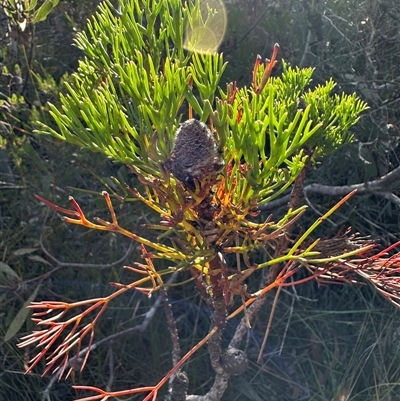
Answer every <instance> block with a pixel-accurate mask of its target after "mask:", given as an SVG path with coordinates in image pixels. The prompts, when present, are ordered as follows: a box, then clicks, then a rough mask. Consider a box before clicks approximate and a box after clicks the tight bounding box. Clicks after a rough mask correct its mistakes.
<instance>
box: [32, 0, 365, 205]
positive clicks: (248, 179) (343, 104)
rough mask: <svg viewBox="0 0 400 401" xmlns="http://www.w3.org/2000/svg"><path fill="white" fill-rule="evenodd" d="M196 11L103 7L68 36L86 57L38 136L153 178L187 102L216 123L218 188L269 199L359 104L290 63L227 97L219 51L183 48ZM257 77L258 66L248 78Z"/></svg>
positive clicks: (168, 6) (345, 125)
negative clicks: (221, 171) (227, 172)
mask: <svg viewBox="0 0 400 401" xmlns="http://www.w3.org/2000/svg"><path fill="white" fill-rule="evenodd" d="M196 7H199V5H198V3H196V2H194V3H193V4H191V3H189V5H184V6H182V3H181V2H180V1H177V0H175V1H170V2H168V3H165V2H153V3H151V2H143V4H142V3H141V2H138V1H129V2H121V3H120V5H119V8H118V7H117V8H114V6H113V5H112V4H111V3H109V2H105V3H103V4H102V5H101V7H100V8H99V11H98V13H97V14H96V15H95V16H94V17H93V19H92V20H91V21H90V22H89V25H88V27H89V29H88V31H89V34H86V33H80V34H78V36H77V39H76V44H77V46H78V47H79V48H80V49H81V50H82V51H83V52H84V54H85V58H84V59H83V60H82V61H81V62H80V65H79V68H78V71H77V72H76V73H75V74H74V76H73V77H74V80H73V82H71V85H68V94H67V95H65V96H64V95H62V96H61V104H62V108H61V109H60V108H57V107H56V106H50V107H51V115H52V116H53V118H54V120H55V121H56V123H57V126H58V129H57V130H56V129H52V128H51V127H48V126H45V125H43V127H42V129H41V130H39V131H38V132H40V133H46V134H51V135H53V136H54V137H56V138H58V139H61V140H65V141H68V142H70V143H73V144H76V145H79V146H81V147H84V148H88V149H90V150H93V151H97V152H102V153H104V154H105V155H107V156H108V157H109V158H111V159H113V160H115V161H119V162H123V163H128V164H130V165H131V166H132V168H133V169H134V170H135V171H137V172H138V173H140V174H142V175H144V176H152V177H153V178H154V177H158V178H162V172H161V169H160V163H162V162H164V161H165V160H166V159H167V158H168V156H169V155H170V153H171V151H172V144H173V140H174V135H175V131H176V129H177V127H178V125H179V122H180V121H182V119H184V118H185V115H184V114H185V111H184V110H185V107H184V105H186V104H187V105H189V106H190V107H192V108H193V110H194V112H195V113H196V115H197V116H198V118H199V119H200V120H201V121H203V122H206V121H207V120H208V119H210V120H211V121H212V123H213V125H214V126H215V127H216V130H217V132H218V136H219V143H220V148H221V149H222V151H223V157H224V158H225V163H226V165H228V164H229V163H230V162H231V161H232V160H233V161H234V164H233V171H232V174H231V177H232V178H231V180H229V179H228V178H226V184H225V185H226V188H227V190H228V191H236V195H235V197H234V198H239V197H240V198H242V199H243V195H244V194H245V193H246V195H244V196H245V198H244V202H245V203H247V204H249V203H250V202H251V201H252V202H254V201H256V202H258V203H260V204H263V203H266V202H269V201H270V200H272V199H273V198H275V197H277V196H279V195H280V194H281V193H282V192H283V191H285V190H286V189H287V188H289V187H290V185H291V184H292V183H293V181H294V180H295V178H296V177H297V176H298V174H299V172H300V171H301V170H302V168H304V166H305V163H306V161H307V160H308V158H309V157H319V156H322V154H326V153H330V152H332V151H333V150H335V149H337V148H338V146H340V145H341V144H343V143H345V142H346V141H348V140H350V139H351V136H349V135H348V134H347V132H348V129H349V128H350V127H351V126H352V125H353V124H355V123H356V122H357V121H358V118H359V115H360V113H361V112H362V111H363V110H365V107H366V105H365V104H364V103H363V102H361V101H360V100H358V99H357V97H356V96H355V95H345V94H343V95H341V96H338V95H333V96H332V94H331V92H332V90H333V87H334V83H333V82H332V81H328V82H327V83H326V84H325V85H320V86H318V87H317V88H315V89H307V88H308V85H309V83H310V79H311V75H312V70H311V69H304V70H300V69H293V68H290V67H287V68H286V67H285V69H284V72H283V74H282V76H281V77H279V78H273V79H270V81H269V82H268V84H267V85H266V86H265V87H264V88H263V90H262V91H261V92H260V93H256V92H255V91H254V88H252V87H246V86H245V87H243V88H240V89H239V90H238V91H236V92H235V93H234V94H233V97H232V98H231V99H230V98H229V95H228V93H229V88H228V90H227V91H226V92H224V91H223V90H222V89H220V88H219V86H218V85H219V84H220V80H221V77H222V74H223V72H224V70H225V68H226V64H225V63H224V62H223V58H222V55H220V54H217V53H215V54H207V53H206V54H199V53H191V52H186V51H184V49H183V27H184V24H185V23H190V18H188V16H189V15H191V14H192V13H194V12H195V11H194V10H196ZM144 21H146V24H144ZM177 21H179V22H177ZM181 21H183V24H182V22H181ZM263 73H264V67H263V66H260V68H258V70H257V73H256V82H255V83H258V82H260V77H262V75H263ZM195 91H196V93H197V94H198V96H195V94H194V92H195ZM307 147H308V148H309V149H310V151H309V154H305V153H304V151H303V150H304V148H307ZM242 163H246V166H247V171H246V173H245V179H243V177H242V175H243V174H242V172H241V165H242ZM237 182H239V184H238V185H237V184H236V183H237ZM248 185H250V189H249V188H247V186H248Z"/></svg>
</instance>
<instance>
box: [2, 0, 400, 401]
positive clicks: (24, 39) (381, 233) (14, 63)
mask: <svg viewBox="0 0 400 401" xmlns="http://www.w3.org/2000/svg"><path fill="white" fill-rule="evenodd" d="M11 3H12V2H7V1H3V2H2V6H3V7H10V4H11ZM98 3H99V2H98V1H85V2H82V1H78V0H76V1H72V0H71V1H60V2H59V4H58V5H57V6H56V7H55V8H54V9H53V10H52V11H51V13H50V14H49V16H48V17H47V19H46V20H45V21H42V22H37V23H33V22H29V21H28V24H27V27H26V29H25V30H24V31H23V32H22V31H21V28H20V27H19V28H18V29H11V28H10V25H11V26H13V23H12V21H11V22H10V17H9V16H8V15H6V14H3V15H2V20H1V21H2V39H1V44H2V46H1V49H2V51H1V57H2V59H1V63H2V68H3V69H2V72H3V73H2V76H1V81H0V85H1V86H0V92H1V95H2V96H1V99H2V100H1V110H0V113H1V119H2V121H1V125H0V130H1V136H0V141H1V143H0V174H1V175H0V181H1V182H0V235H1V236H0V252H1V254H0V255H1V259H0V262H1V264H0V305H1V309H0V338H1V342H0V355H1V361H2V362H1V363H0V399H4V400H7V401H8V400H10V401H11V400H15V399H17V397H19V398H21V399H24V400H25V399H26V400H40V399H42V397H43V398H44V399H46V397H48V399H52V400H71V399H72V398H73V397H74V395H75V394H73V392H72V390H71V388H70V385H71V382H73V383H78V382H79V383H80V384H83V383H85V384H88V385H89V384H90V385H97V386H101V387H106V386H107V385H108V386H111V387H113V388H125V387H131V386H132V382H134V384H135V385H141V384H148V383H153V382H155V381H156V380H157V379H158V378H159V377H160V375H161V374H162V373H163V372H165V370H166V366H167V365H168V358H169V356H168V350H169V344H168V341H169V339H167V338H166V339H165V344H163V343H160V342H155V341H151V340H152V336H153V335H154V336H155V335H156V333H158V332H165V327H163V326H162V321H161V319H153V321H152V322H151V324H150V327H149V328H148V329H147V330H146V332H145V333H143V334H139V335H136V336H135V337H134V338H131V339H127V340H126V341H124V342H122V343H118V344H114V345H110V346H109V347H105V348H104V349H100V348H99V349H98V350H96V352H94V353H92V355H91V357H90V360H89V365H88V368H87V369H86V371H85V372H84V373H83V376H81V374H80V373H79V372H76V373H75V375H72V377H71V378H70V379H69V381H68V382H65V383H64V382H60V383H56V384H55V383H51V381H50V380H51V378H50V377H45V378H40V377H39V376H38V375H36V374H31V375H29V376H23V372H24V365H25V363H26V361H27V358H28V355H25V354H24V353H23V351H19V350H17V349H16V347H15V343H16V340H17V339H16V337H15V336H11V335H10V333H11V334H13V333H12V331H13V328H16V329H17V328H18V329H21V331H22V332H29V331H30V330H31V328H32V327H31V323H30V320H29V319H27V317H28V316H27V315H21V314H19V315H18V313H19V311H21V310H23V305H24V303H25V302H26V301H27V300H28V299H29V298H30V297H31V296H32V295H36V299H37V300H40V299H57V300H63V299H65V300H72V299H74V300H76V299H83V298H86V297H92V296H96V295H97V294H98V295H99V296H100V295H102V294H105V293H107V292H108V291H110V288H109V287H108V285H107V283H108V282H109V281H120V282H121V281H123V280H124V277H122V276H123V274H124V273H123V272H122V269H121V266H122V265H123V264H125V263H127V262H126V261H129V260H134V259H135V258H136V255H137V254H138V249H137V248H135V245H134V246H131V245H130V244H129V242H128V241H126V240H124V239H123V238H120V237H115V236H114V235H112V234H104V233H103V234H99V233H96V232H91V231H89V232H88V231H86V230H85V229H83V228H80V227H71V226H67V225H65V224H63V223H62V222H61V221H60V219H59V218H58V217H57V216H56V215H55V214H53V213H49V212H48V210H47V209H46V208H43V207H42V206H41V205H40V204H38V203H37V202H36V201H35V200H34V199H33V194H34V193H40V194H42V195H44V196H46V195H48V194H50V192H51V193H52V194H53V196H54V194H57V196H58V200H59V204H66V200H67V198H68V196H69V195H71V194H73V196H74V197H75V198H76V199H77V200H78V201H79V203H80V204H81V205H82V206H84V207H85V209H86V210H90V213H91V215H93V216H94V215H97V216H98V215H100V216H101V215H102V214H104V213H105V210H104V203H103V200H102V198H101V197H100V195H99V193H100V192H101V191H102V190H104V189H107V186H113V185H114V184H113V182H112V181H111V180H110V178H109V177H110V176H111V175H114V176H117V177H120V178H121V181H127V182H129V181H131V183H132V186H133V185H134V182H133V180H134V177H132V176H130V175H129V172H128V171H127V169H126V168H125V166H123V165H116V164H111V163H110V162H108V161H107V160H105V159H104V157H102V156H101V155H96V154H92V153H90V154H88V153H86V152H85V151H82V150H80V149H77V148H76V147H72V146H69V145H66V144H64V143H63V144H60V143H58V142H57V141H55V140H53V139H49V138H46V137H38V136H36V135H34V134H32V131H33V129H35V128H36V121H38V120H40V121H43V122H46V123H47V124H51V119H50V118H49V116H48V114H47V106H46V102H47V101H48V100H50V101H51V102H53V103H57V99H58V97H59V94H60V93H62V92H63V90H64V87H65V86H64V85H65V83H66V82H68V79H69V78H68V74H69V73H71V72H73V71H74V70H75V68H76V66H77V62H78V58H79V52H78V50H77V49H76V48H75V47H73V46H72V39H73V37H74V33H75V32H76V31H78V30H82V29H85V24H86V18H87V17H89V16H90V15H91V14H92V13H93V12H94V11H95V9H96V6H97V4H98ZM397 3H398V2H397V1H396V0H388V1H375V0H370V1H356V0H349V1H346V2H336V1H334V0H327V1H318V0H313V1H300V0H287V1H283V0H282V1H271V2H268V3H267V4H265V2H264V1H261V0H253V1H250V0H248V1H244V0H240V1H235V2H231V3H229V4H228V11H229V14H228V15H229V28H228V33H227V35H226V39H225V41H224V43H223V45H222V50H223V51H224V53H225V54H226V56H227V59H228V61H229V63H230V64H229V67H228V69H227V72H226V78H225V80H226V82H229V81H231V80H234V79H235V80H238V81H239V82H241V83H249V82H250V80H251V70H252V65H253V63H254V60H255V57H256V55H257V54H261V55H262V56H263V57H265V56H267V55H269V54H271V49H272V45H273V44H274V43H275V42H278V43H279V44H280V45H281V49H282V52H281V56H282V57H283V58H284V59H285V60H286V61H287V62H289V63H290V64H292V65H300V66H315V67H316V73H315V74H314V82H315V83H318V82H322V81H325V80H326V79H328V78H329V77H333V78H334V79H335V80H336V81H337V82H339V85H338V90H339V91H343V90H344V91H348V92H353V91H356V92H357V93H358V94H359V96H361V97H362V98H363V99H364V100H366V101H367V102H368V104H369V106H370V109H369V110H368V111H367V112H366V113H365V114H364V116H363V118H362V121H361V123H359V124H358V126H357V127H356V128H355V129H354V130H353V131H354V134H355V135H356V137H357V139H358V140H359V142H358V143H355V144H351V145H348V146H347V147H346V148H344V149H342V150H341V151H339V152H338V153H337V154H334V155H332V156H331V157H330V158H329V159H328V160H326V161H325V162H324V163H323V164H322V165H320V166H319V167H318V169H316V170H315V171H314V172H313V174H312V177H311V178H309V180H310V182H309V184H311V183H319V184H324V185H329V186H339V187H340V186H343V185H352V184H356V183H363V182H367V181H371V180H376V179H377V178H378V177H382V176H384V175H385V174H387V173H389V172H390V171H394V172H396V171H397V170H396V169H397V168H398V167H399V165H400V163H399V147H398V137H399V133H400V131H399V127H400V108H399V105H400V103H399V99H400V97H399V84H400V81H399V77H400V71H399V69H400V67H399V66H400V63H399V61H400V60H399V58H400V5H399V4H397ZM3 11H4V10H3ZM17 25H18V24H17ZM15 32H16V33H15ZM7 33H8V36H7ZM276 73H277V74H279V70H278V71H276ZM397 182H398V180H393V181H390V182H389V183H388V186H387V187H386V188H384V189H380V191H375V192H374V193H369V192H368V191H366V192H365V193H363V194H360V195H358V196H356V197H354V198H353V199H352V200H351V201H350V202H348V203H347V204H346V205H345V206H344V207H343V208H342V209H341V210H340V212H339V213H338V214H335V217H334V220H332V221H331V222H330V223H329V224H330V226H331V228H332V231H331V233H336V232H337V230H338V228H339V227H340V226H342V225H349V224H350V225H352V226H353V227H354V228H355V230H356V231H359V232H360V233H362V234H363V235H372V236H373V237H378V238H380V239H381V241H382V243H383V244H389V243H391V242H394V241H395V240H396V239H398V234H399V212H398V210H399V207H400V202H399V198H398V196H399V193H398V184H397ZM337 200H338V198H337V197H335V196H332V194H329V191H327V192H326V193H325V194H321V193H316V192H313V191H312V190H310V191H309V192H307V199H306V202H308V203H309V205H310V207H311V209H312V210H313V211H314V213H315V215H314V216H313V215H312V214H311V213H310V214H309V217H310V221H311V219H315V217H316V216H318V215H319V214H321V213H324V212H325V211H326V210H328V209H329V207H330V206H331V205H332V204H333V203H335V202H336V201H337ZM284 205H285V203H281V204H280V203H274V204H272V205H267V206H268V208H266V210H265V212H264V213H266V214H267V213H270V212H271V211H273V212H274V213H279V207H281V206H284ZM119 216H120V220H121V224H123V225H124V226H126V227H132V230H133V231H135V232H140V229H141V228H140V224H141V223H142V222H144V221H145V220H146V218H147V217H148V216H146V215H145V214H144V211H143V210H140V209H139V208H138V207H137V204H121V205H120V210H119ZM326 227H328V226H325V229H326ZM326 230H327V232H326V233H323V234H325V235H323V236H328V234H330V233H329V232H328V229H326ZM7 266H8V267H9V268H11V269H12V272H11V271H10V270H9V268H8V267H7ZM173 296H174V298H175V299H176V302H175V303H174V308H176V311H177V313H178V314H179V315H180V316H181V317H180V319H179V324H180V327H181V330H182V333H186V338H187V347H188V348H189V347H190V345H191V344H194V343H195V340H196V338H198V336H201V335H202V334H204V331H206V330H207V328H208V315H207V312H206V311H205V310H203V309H202V308H201V307H199V306H198V305H197V303H198V302H197V297H196V295H195V294H193V293H192V292H185V289H181V290H179V291H177V292H176V293H175V294H173ZM146 302H147V301H146V299H144V298H140V297H139V296H138V295H137V294H131V296H130V297H128V296H127V298H126V299H123V300H120V301H119V303H116V304H115V305H113V308H112V309H110V311H109V312H108V315H107V316H106V318H105V319H103V323H102V326H101V332H100V333H99V337H100V336H106V335H109V334H111V333H113V332H117V331H119V330H121V329H122V328H124V327H125V325H128V324H130V323H131V322H132V321H134V320H135V319H139V318H140V316H141V315H142V314H143V313H144V311H145V310H146V306H147V303H146ZM271 302H272V301H271ZM160 313H161V312H160ZM267 313H268V311H266V315H267ZM259 319H260V322H259V325H257V324H255V325H254V326H255V327H254V329H255V335H257V332H258V333H261V334H258V335H262V333H263V330H264V328H265V321H263V320H262V316H260V318H259ZM399 327H400V326H399V314H398V313H397V312H396V311H395V309H394V307H393V308H392V307H391V306H390V305H389V304H388V303H387V302H386V301H385V300H381V299H380V298H379V297H377V296H375V295H374V292H373V291H371V290H370V289H369V288H368V287H365V288H354V287H352V288H349V287H329V288H316V287H315V286H313V285H311V284H310V285H307V286H304V287H303V288H302V289H301V292H294V291H292V290H290V291H288V292H287V293H285V294H284V296H283V297H282V298H281V299H280V302H279V305H278V311H277V312H276V317H275V323H274V325H273V332H272V333H271V337H270V356H269V360H268V363H266V364H265V365H263V366H261V367H260V366H259V365H256V364H252V365H251V367H250V369H249V370H248V371H247V372H246V373H245V375H243V376H241V377H239V378H238V380H237V381H233V382H232V386H231V387H230V389H229V392H227V393H226V394H225V397H226V398H225V399H227V400H228V399H229V400H234V399H246V397H247V399H249V400H263V399H265V394H268V397H269V398H268V399H274V397H275V399H277V400H290V399H301V397H304V399H312V400H321V401H322V400H347V399H349V400H350V399H352V400H369V399H370V400H376V399H382V400H391V399H396V394H398V391H399V388H398V382H399V378H400V374H399V368H398V366H400V365H399V360H398V359H399V358H398V357H397V356H396V355H398V352H397V351H398V338H399ZM6 333H8V336H7V337H6ZM14 334H16V333H14ZM9 337H10V338H9ZM280 351H281V352H280ZM204 352H205V351H204ZM149 353H150V354H151V355H150V356H154V355H158V356H159V358H158V361H159V363H158V364H157V366H151V365H149V363H150V361H152V360H154V358H153V357H150V356H149ZM205 360H206V358H200V355H198V356H196V357H195V358H194V359H193V361H192V363H191V364H190V366H189V374H190V373H191V372H190V369H193V372H197V373H196V375H197V379H198V380H197V382H191V385H192V386H193V389H194V390H196V391H198V392H201V390H200V389H199V386H202V385H204V386H207V378H208V375H207V371H208V370H209V369H210V367H209V366H208V365H207V366H204V363H205V362H204V361H205ZM104 361H106V362H104ZM198 372H204V373H198ZM191 377H193V375H191ZM288 383H289V385H288ZM49 385H51V386H49ZM47 386H48V388H49V389H50V390H49V392H48V393H47V392H46V391H45V390H46V387H47ZM50 387H51V388H50ZM43 391H45V392H44V393H43Z"/></svg>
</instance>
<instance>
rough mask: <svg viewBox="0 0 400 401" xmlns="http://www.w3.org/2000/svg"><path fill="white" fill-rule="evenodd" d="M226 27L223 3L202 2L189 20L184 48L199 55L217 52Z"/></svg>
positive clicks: (213, 1) (203, 0)
mask: <svg viewBox="0 0 400 401" xmlns="http://www.w3.org/2000/svg"><path fill="white" fill-rule="evenodd" d="M226 26H227V14H226V9H225V5H224V3H223V1H222V0H202V1H201V2H200V4H199V5H198V7H197V8H194V9H193V12H192V14H191V16H190V17H189V19H188V23H187V25H186V30H185V39H184V44H183V45H184V48H185V49H187V50H189V51H193V52H197V53H215V52H217V51H218V48H219V46H220V44H221V42H222V40H223V38H224V35H225V31H226Z"/></svg>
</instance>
